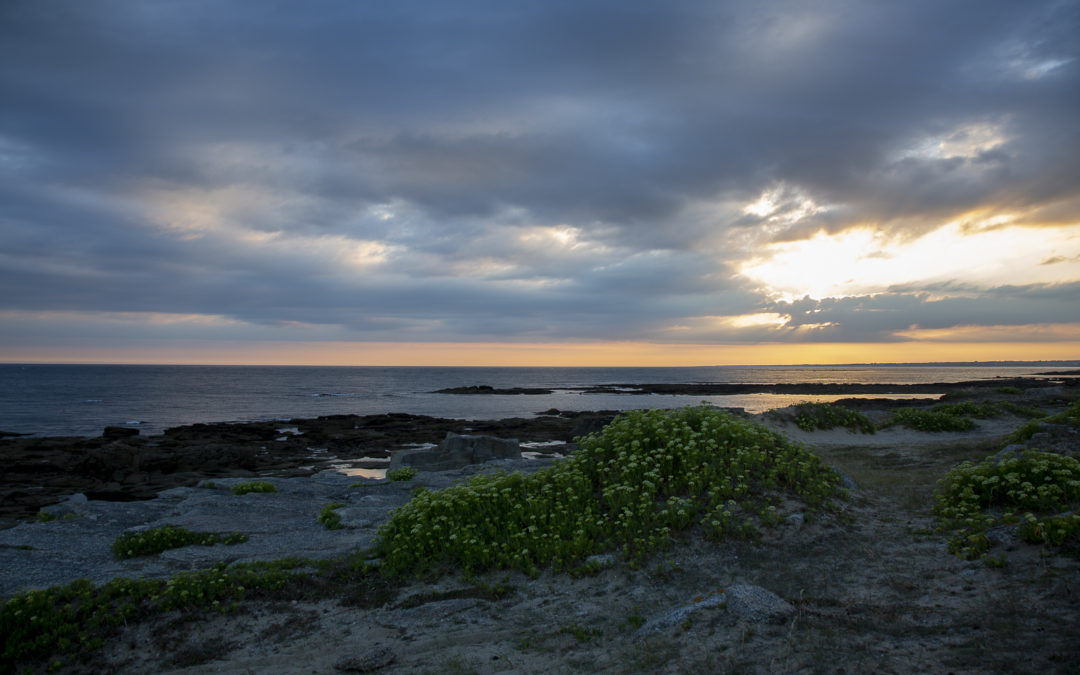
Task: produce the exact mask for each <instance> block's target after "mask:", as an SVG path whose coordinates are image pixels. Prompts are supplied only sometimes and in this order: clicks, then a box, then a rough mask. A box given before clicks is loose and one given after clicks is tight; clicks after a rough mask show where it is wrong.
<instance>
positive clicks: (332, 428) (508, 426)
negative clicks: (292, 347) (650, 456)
mask: <svg viewBox="0 0 1080 675" xmlns="http://www.w3.org/2000/svg"><path fill="white" fill-rule="evenodd" d="M614 415H615V413H614V412H611V411H609V412H603V411H601V412H582V413H578V412H560V411H557V410H552V411H547V412H546V413H544V414H540V415H537V416H536V417H533V418H509V419H502V420H459V419H444V418H437V417H426V416H423V415H408V414H396V413H395V414H385V415H364V416H359V415H330V416H324V417H318V418H314V419H293V420H290V421H288V422H241V423H219V424H193V425H189V426H182V427H175V428H171V429H167V430H166V431H165V432H164V433H163V434H160V435H155V436H139V435H137V433H138V432H137V430H134V429H127V428H122V427H121V428H113V427H110V428H107V429H106V430H105V431H104V433H103V434H102V435H101V436H100V437H96V438H82V437H26V436H23V437H10V436H9V437H7V438H2V439H0V458H2V461H3V463H4V471H3V473H2V474H0V525H7V526H11V525H13V524H15V522H18V521H19V520H26V519H28V518H33V517H34V516H35V515H36V514H37V513H38V511H39V510H40V509H41V508H42V507H45V506H48V505H50V504H55V503H57V502H58V501H60V500H61V499H63V498H64V497H66V496H69V495H72V494H77V493H81V494H84V495H86V496H87V497H88V498H89V499H90V500H105V501H118V502H125V501H135V500H146V499H152V498H154V497H155V496H156V495H157V494H159V493H160V492H162V491H163V490H168V489H171V488H175V487H191V486H194V485H196V484H198V482H199V481H200V480H205V479H215V478H230V477H232V478H242V477H246V478H250V477H254V476H276V477H288V476H311V475H314V474H316V473H318V472H320V471H323V470H326V469H329V468H331V467H335V466H336V467H353V466H355V467H362V466H366V465H367V464H368V463H370V464H373V465H375V466H378V465H379V461H380V460H381V461H388V460H389V458H390V456H391V455H392V454H393V453H394V452H396V451H398V450H402V449H407V448H413V447H417V446H423V445H428V444H437V443H438V442H439V441H441V440H442V439H443V438H445V437H446V435H447V434H448V433H456V434H466V433H469V434H485V435H491V436H499V437H502V438H516V439H518V440H519V441H520V442H523V443H529V442H537V443H542V442H567V441H570V440H571V439H573V438H574V437H575V436H579V435H583V434H586V433H589V432H591V431H595V430H597V429H599V428H601V427H603V425H604V424H606V423H607V422H608V421H610V420H611V419H612V418H613V417H614ZM133 432H134V433H133Z"/></svg>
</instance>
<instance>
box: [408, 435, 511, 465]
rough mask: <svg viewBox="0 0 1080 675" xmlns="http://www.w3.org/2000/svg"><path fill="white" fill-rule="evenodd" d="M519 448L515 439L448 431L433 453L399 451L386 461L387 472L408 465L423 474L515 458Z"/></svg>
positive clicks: (418, 450)
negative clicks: (388, 465)
mask: <svg viewBox="0 0 1080 675" xmlns="http://www.w3.org/2000/svg"><path fill="white" fill-rule="evenodd" d="M520 457H521V445H520V444H518V441H517V439H516V438H497V437H495V436H474V435H471V434H455V433H453V432H448V433H447V434H446V438H445V439H443V441H442V442H441V443H439V447H438V448H437V449H435V450H424V449H417V450H399V451H398V452H396V453H394V456H393V457H392V458H391V460H390V470H391V471H392V470H394V469H397V468H399V467H402V466H411V467H413V468H416V469H421V470H424V471H447V470H450V469H460V468H461V467H464V466H468V465H470V464H481V463H483V462H487V461H489V460H493V459H519V458H520Z"/></svg>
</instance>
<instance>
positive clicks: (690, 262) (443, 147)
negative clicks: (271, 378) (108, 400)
mask: <svg viewBox="0 0 1080 675" xmlns="http://www.w3.org/2000/svg"><path fill="white" fill-rule="evenodd" d="M1078 45H1080V5H1078V4H1077V3H1075V2H1055V1H1049V0H1047V1H1045V2H1025V3H1017V2H1013V1H1007V0H991V1H986V0H977V1H976V0H964V1H959V2H950V3H941V2H937V1H936V0H915V1H912V2H904V3H862V2H854V1H845V0H833V1H830V2H825V3H816V4H815V5H813V6H808V5H806V3H801V2H794V1H783V0H776V1H772V2H760V3H741V2H721V3H717V2H686V1H677V2H671V3H662V4H655V3H638V2H614V1H588V2H581V1H580V0H578V1H575V2H571V1H569V0H567V1H565V2H564V1H554V2H553V1H546V2H525V3H505V2H493V1H489V2H468V1H466V2H454V3H440V2H410V1H403V2H395V3H375V4H372V3H353V2H324V3H318V4H317V5H312V4H310V3H301V2H268V3H260V4H259V5H258V6H253V5H250V4H246V3H222V2H211V1H210V0H204V1H194V2H192V1H183V2H181V1H171V0H150V1H139V2H135V1H134V0H105V1H102V2H95V3H85V2H77V1H75V0H68V1H60V2H48V3H43V2H32V1H30V0H11V1H9V2H6V3H4V4H3V7H0V100H3V101H4V105H3V106H2V107H0V234H2V235H3V241H4V246H3V250H0V289H3V290H4V291H5V292H4V293H3V297H4V300H3V302H2V303H0V309H11V310H19V311H34V310H49V311H80V312H94V311H102V312H163V313H176V314H207V315H213V316H223V317H229V318H233V319H236V320H238V321H241V322H248V323H250V324H252V325H257V326H262V327H266V326H283V325H286V322H298V325H306V326H312V327H318V328H311V330H312V331H314V332H313V333H312V334H316V333H317V334H320V335H324V334H325V335H330V334H333V335H335V336H337V337H339V338H342V339H346V338H352V339H362V340H363V339H369V340H377V339H391V340H392V339H401V340H407V339H422V340H438V339H454V340H469V339H489V338H501V339H525V338H529V339H533V338H535V339H545V340H560V339H585V338H588V339H592V338H596V339H653V340H666V339H671V335H673V334H674V333H672V332H670V331H671V330H672V328H671V327H672V326H678V325H683V324H685V325H691V326H693V328H692V329H690V333H684V334H693V335H695V336H697V337H698V338H700V339H715V340H735V339H767V338H770V336H772V337H775V336H776V335H778V334H780V333H778V332H777V331H780V332H781V333H782V332H783V331H784V330H786V331H787V334H788V335H789V336H793V337H789V338H784V339H795V338H796V337H797V338H798V339H803V336H804V335H809V334H813V335H815V336H817V337H818V338H820V339H826V338H828V339H845V340H846V339H867V340H883V339H892V338H891V337H890V336H894V335H895V334H896V333H897V332H898V331H902V330H905V329H907V328H908V327H909V326H912V325H918V326H920V327H945V326H954V325H960V324H962V323H970V324H975V325H981V324H990V325H1003V324H1010V325H1012V324H1017V323H1025V322H1053V321H1063V320H1066V319H1065V318H1064V317H1069V316H1072V313H1071V310H1070V309H1069V308H1068V307H1065V306H1064V305H1063V303H1064V302H1065V301H1064V300H1063V299H1062V298H1061V297H1060V296H1059V295H1058V291H1059V290H1060V289H1062V288H1066V286H1065V285H1059V286H1047V287H1045V288H1044V287H1041V286H1038V287H1037V286H1033V285H1032V286H1021V288H1026V289H1028V290H1026V291H1024V293H1027V294H1028V295H1023V294H1021V295H1023V297H1021V295H1016V296H1007V295H1002V294H1003V293H1005V291H1004V290H1003V289H1004V288H1005V287H1004V286H1002V287H999V288H978V289H974V290H971V291H970V292H967V293H966V294H956V293H954V294H952V295H948V294H947V295H946V296H942V297H939V296H935V295H932V293H933V292H934V291H932V290H931V289H928V288H910V289H901V290H895V289H894V290H893V291H891V292H889V293H884V294H879V295H875V296H872V297H859V298H842V299H822V300H820V301H817V300H815V301H802V302H801V303H800V302H797V303H788V304H784V303H776V302H774V301H772V300H770V299H769V297H768V295H767V293H766V291H765V290H762V289H755V288H754V287H752V286H751V285H750V284H749V282H748V281H746V280H745V279H742V278H741V277H739V276H738V275H737V270H738V264H739V262H740V261H741V260H744V259H746V258H748V257H750V256H751V255H755V254H757V249H756V248H755V247H759V246H761V245H762V244H764V243H766V242H770V241H772V242H776V241H785V240H786V241H792V240H797V239H800V238H804V237H807V236H810V235H811V234H813V233H814V232H816V231H818V230H820V229H825V230H827V231H830V232H836V231H841V230H843V229H845V228H849V227H853V226H866V225H867V224H871V225H873V226H874V227H877V228H880V229H881V230H883V231H887V232H889V233H890V234H892V235H894V236H895V237H896V238H897V239H898V240H903V239H904V237H905V236H906V237H913V236H917V235H919V234H921V233H924V232H927V231H929V230H932V229H935V228H937V227H940V226H941V225H942V224H944V223H946V222H949V221H950V220H953V219H955V218H957V217H959V216H962V215H963V214H965V213H968V212H970V211H973V210H976V209H982V210H984V211H990V212H993V211H995V210H1000V211H1010V212H1020V213H1026V214H1028V216H1026V217H1027V218H1028V219H1030V220H1032V221H1037V220H1039V219H1040V218H1041V219H1042V220H1044V221H1046V222H1050V221H1051V220H1052V221H1053V222H1055V223H1057V224H1062V223H1064V224H1075V223H1077V222H1078V218H1080V216H1078V214H1080V207H1078V206H1077V205H1078V204H1080V181H1078V180H1077V176H1080V47H1078ZM763 191H773V193H774V202H775V203H774V205H773V208H772V210H771V211H769V212H762V213H761V214H757V213H750V212H747V211H745V210H744V207H745V206H746V205H747V204H749V203H751V202H754V201H756V200H757V199H758V198H759V197H760V196H761V195H762V193H763ZM807 204H812V205H814V206H815V208H811V209H808V208H807ZM818 207H820V208H818ZM560 232H561V233H562V234H561V235H559V236H556V234H557V233H560ZM560 236H561V237H562V238H559V237H560ZM365 247H368V248H365ZM354 249H355V250H354ZM364 251H368V252H369V254H370V258H371V259H370V260H366V261H365V260H361V261H359V262H358V261H357V260H354V259H353V258H355V257H356V256H360V257H361V258H362V257H363V255H366V254H364ZM1068 259H1069V256H1067V255H1064V252H1063V253H1062V255H1058V256H1057V257H1052V258H1048V259H1047V260H1046V262H1047V264H1049V263H1051V262H1060V261H1064V260H1068ZM1061 267H1064V266H1061ZM1006 281H1010V280H1002V283H1004V282H1006ZM1019 283H1021V284H1022V283H1023V279H1022V275H1021V279H1020V280H1019ZM1037 289H1042V290H1037ZM937 292H939V293H940V292H941V290H940V289H938V291H937ZM1040 293H1041V294H1042V295H1040ZM811 304H812V305H813V306H812V307H810V305H811ZM1055 311H1057V312H1058V313H1057V314H1056V315H1055V314H1054V312H1055ZM757 312H777V313H780V314H784V315H790V316H791V317H792V319H791V322H790V324H789V325H788V326H787V328H786V329H777V328H775V327H769V326H764V327H757V328H753V329H749V328H743V329H736V328H732V327H731V326H729V325H720V327H716V326H713V327H711V328H709V327H707V326H706V325H705V324H706V323H707V322H705V321H704V319H702V317H718V316H735V315H744V314H754V313H757ZM806 312H810V314H806ZM1069 320H1072V319H1069ZM950 322H951V323H950ZM288 325H293V324H288ZM811 325H812V329H811V328H810V326H811ZM800 327H802V328H800ZM218 329H219V328H213V327H211V328H208V329H207V330H208V331H213V330H218ZM192 330H196V329H192ZM222 330H223V329H222ZM229 330H239V329H236V328H230V329H229ZM275 330H276V329H275ZM289 330H290V331H292V330H293V329H291V328H290V329H289ZM319 331H323V332H319ZM326 331H328V332H326ZM800 331H802V332H800ZM291 334H293V333H290V335H291ZM740 336H741V337H740Z"/></svg>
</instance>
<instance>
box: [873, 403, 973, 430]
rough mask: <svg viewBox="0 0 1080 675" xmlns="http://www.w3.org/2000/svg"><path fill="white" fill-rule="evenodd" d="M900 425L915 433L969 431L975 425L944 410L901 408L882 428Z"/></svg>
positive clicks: (965, 418)
mask: <svg viewBox="0 0 1080 675" xmlns="http://www.w3.org/2000/svg"><path fill="white" fill-rule="evenodd" d="M895 425H900V426H903V427H907V428H908V429H914V430H915V431H931V432H936V431H970V430H971V429H974V428H975V423H974V422H973V421H971V419H970V418H967V417H962V416H959V415H954V414H952V413H951V412H948V411H944V410H932V409H931V410H923V409H920V408H901V409H899V410H897V411H896V412H895V413H894V414H893V416H892V417H891V418H890V419H889V421H888V422H886V423H885V424H883V425H882V428H885V427H891V426H895Z"/></svg>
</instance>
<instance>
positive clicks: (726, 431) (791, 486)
mask: <svg viewBox="0 0 1080 675" xmlns="http://www.w3.org/2000/svg"><path fill="white" fill-rule="evenodd" d="M838 484H839V477H838V475H837V474H836V472H834V471H832V470H831V469H829V468H828V467H825V466H823V465H822V464H821V462H820V460H819V458H818V457H816V456H815V455H812V454H810V453H809V452H807V451H806V450H805V449H803V448H802V447H801V446H799V445H797V444H794V443H792V442H790V441H788V440H787V439H786V438H784V437H783V436H782V435H780V434H778V433H776V432H773V431H770V430H768V429H766V428H765V427H763V426H761V425H759V424H756V423H754V422H751V421H749V420H745V419H740V418H737V417H735V416H733V415H731V414H729V413H726V412H723V411H720V410H716V409H713V408H709V407H707V406H701V407H693V408H686V409H683V410H676V411H663V410H650V411H634V412H629V413H624V414H622V415H620V416H619V417H618V418H616V419H615V421H614V422H612V423H611V424H609V425H608V426H607V427H605V428H604V430H603V431H601V432H600V433H596V434H590V435H589V436H586V437H584V438H582V439H579V444H578V450H577V451H576V452H575V453H574V454H572V455H571V456H569V457H567V458H566V459H564V460H562V461H560V462H558V463H556V464H554V465H553V466H551V467H549V468H547V469H544V470H541V471H539V472H536V473H534V474H531V475H527V476H526V475H522V474H520V473H512V474H506V473H498V474H493V475H479V476H476V477H474V478H472V479H471V480H469V481H467V482H464V483H461V484H458V485H455V486H453V487H450V488H447V489H445V490H441V491H437V492H436V491H429V490H418V491H417V492H416V493H415V494H414V496H413V499H412V500H411V501H410V502H409V503H408V504H406V505H405V506H403V507H401V508H399V509H398V510H397V511H395V512H394V514H393V515H392V517H391V518H390V520H389V521H388V522H387V523H386V524H385V525H383V526H382V527H381V528H380V530H379V538H378V542H377V544H376V546H375V549H374V550H373V551H372V553H373V554H374V555H377V556H380V557H381V558H382V559H383V561H382V567H381V569H382V570H383V571H384V572H386V573H388V574H398V573H403V572H414V573H417V574H420V573H424V572H430V571H435V572H437V571H438V569H439V568H440V567H441V566H443V565H452V566H459V567H461V568H462V569H464V570H465V571H466V572H473V571H479V570H483V569H490V568H516V569H520V570H523V571H526V572H529V573H536V572H538V570H539V568H540V567H542V566H547V565H551V566H553V567H555V568H556V569H567V568H573V567H574V566H575V565H579V564H580V563H581V561H582V560H583V559H584V558H585V557H586V556H588V555H590V554H592V553H597V552H601V551H610V550H618V551H620V552H621V553H622V554H623V556H624V557H625V558H626V559H627V560H629V561H630V562H631V563H632V564H636V563H640V562H641V560H642V559H643V558H644V556H645V555H647V554H648V553H650V552H652V551H655V550H657V549H660V548H664V547H666V546H668V545H669V544H670V543H671V541H672V539H673V537H674V536H675V534H676V533H677V532H678V531H681V530H686V529H687V528H690V527H693V526H695V525H699V526H700V527H701V529H702V531H703V532H704V534H705V535H706V536H708V537H710V538H713V539H717V540H718V539H722V538H724V537H728V536H741V537H753V536H756V535H757V533H758V532H759V529H760V527H762V526H773V525H775V524H776V523H777V522H778V521H779V520H781V517H780V516H779V515H778V514H777V511H776V505H778V504H780V503H781V502H782V501H783V497H789V498H790V497H794V498H798V499H799V500H801V501H802V502H804V503H806V504H807V505H810V506H815V505H819V504H821V503H822V502H824V501H825V500H827V499H828V498H829V497H830V496H832V495H834V494H835V493H836V491H837V486H838Z"/></svg>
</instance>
